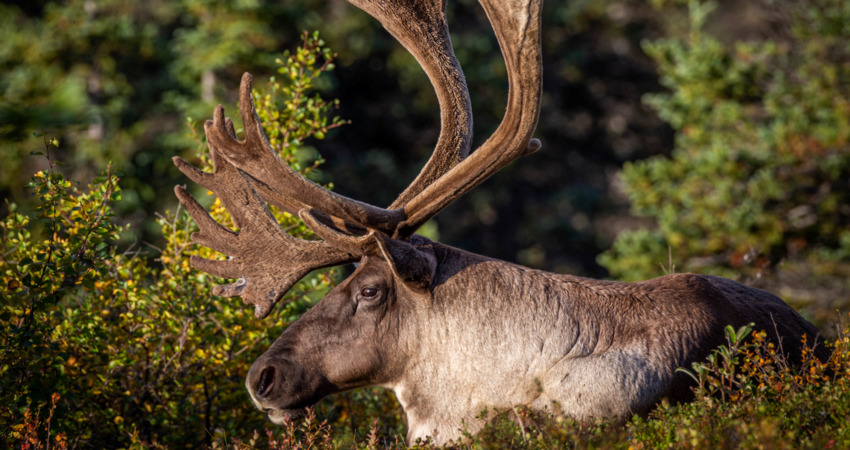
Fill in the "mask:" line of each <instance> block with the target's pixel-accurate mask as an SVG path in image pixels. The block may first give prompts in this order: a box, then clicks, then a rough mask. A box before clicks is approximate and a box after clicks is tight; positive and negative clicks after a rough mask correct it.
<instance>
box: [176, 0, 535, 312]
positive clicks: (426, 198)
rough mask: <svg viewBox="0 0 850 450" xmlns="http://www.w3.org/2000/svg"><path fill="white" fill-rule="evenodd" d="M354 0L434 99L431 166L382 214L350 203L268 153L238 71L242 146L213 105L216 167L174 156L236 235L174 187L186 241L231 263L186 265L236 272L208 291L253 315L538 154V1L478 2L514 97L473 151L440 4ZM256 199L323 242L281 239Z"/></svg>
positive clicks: (247, 82)
mask: <svg viewBox="0 0 850 450" xmlns="http://www.w3.org/2000/svg"><path fill="white" fill-rule="evenodd" d="M349 1H350V2H351V3H353V4H354V5H356V6H358V7H360V8H362V9H363V10H364V11H366V12H367V13H369V14H370V15H372V16H373V17H375V18H377V19H378V20H379V21H380V22H381V23H382V24H383V25H384V27H385V28H386V29H387V30H388V31H389V32H390V33H391V34H392V35H393V36H394V37H395V38H396V39H398V41H399V42H400V43H401V44H402V45H404V46H405V47H406V48H407V49H408V50H409V51H410V52H411V53H412V54H413V55H414V57H415V58H416V59H417V61H418V62H419V64H420V65H421V66H422V67H423V69H424V70H425V72H426V74H427V75H428V77H429V79H430V80H431V83H432V84H433V86H434V89H435V91H436V92H437V98H438V100H439V103H440V111H441V132H440V138H439V140H438V141H437V144H436V146H435V149H434V153H433V155H432V156H431V159H430V160H429V161H428V162H427V163H426V164H425V166H424V167H423V169H422V171H421V172H420V173H419V175H418V176H417V177H416V179H415V180H414V181H413V182H412V183H411V184H410V185H409V186H408V187H407V188H406V189H405V190H404V192H402V193H401V194H400V195H399V197H398V198H397V199H396V201H395V202H393V204H392V205H390V207H389V208H387V209H384V208H379V207H376V206H373V205H369V204H367V203H363V202H360V201H357V200H353V199H350V198H347V197H344V196H342V195H339V194H336V193H333V192H331V191H328V190H327V189H325V188H323V187H322V186H319V185H317V184H315V183H313V182H311V181H309V180H307V179H306V178H304V177H302V176H301V175H299V174H298V173H297V172H295V171H294V170H293V169H292V168H290V167H289V166H288V165H287V164H286V163H285V162H284V161H283V160H281V159H280V157H279V156H278V155H277V154H276V153H275V152H274V150H272V148H271V146H270V145H269V143H268V140H267V139H266V136H265V134H264V133H263V130H262V127H261V126H260V123H259V118H258V117H257V114H256V111H255V109H254V102H253V97H252V94H251V80H252V78H251V75H249V74H245V75H244V76H243V77H242V85H241V87H240V113H241V116H242V121H243V124H244V129H245V140H244V141H239V140H238V139H237V137H236V133H235V132H234V129H233V123H232V122H231V121H230V119H226V118H225V117H224V109H223V108H222V107H221V106H220V105H219V106H218V107H216V109H215V113H214V115H213V120H212V121H208V122H207V123H206V124H205V125H204V129H205V131H206V135H207V142H208V143H209V146H210V153H211V154H212V156H213V163H214V165H215V170H214V172H213V173H212V174H208V173H204V172H201V171H199V170H197V169H195V168H194V167H192V166H191V165H189V164H188V163H186V162H185V161H184V160H182V159H180V158H175V159H174V161H175V164H176V165H177V166H178V167H179V168H180V170H182V171H183V172H184V173H185V174H186V175H187V176H189V178H191V179H192V180H194V181H196V182H198V183H199V184H201V185H203V186H205V187H207V188H208V189H210V190H212V191H213V192H215V193H216V195H218V196H219V198H221V199H222V202H223V203H224V205H225V207H226V208H227V209H228V210H229V211H230V212H231V214H232V215H233V217H234V220H235V221H236V222H237V225H238V226H240V227H241V228H242V230H241V231H240V232H239V233H234V232H232V231H230V230H228V229H226V228H224V227H222V226H221V225H219V224H217V223H216V222H215V221H214V220H213V219H212V218H211V217H210V216H209V214H207V213H206V211H204V210H203V208H201V207H200V206H199V205H198V204H197V202H195V200H194V199H193V198H192V197H191V196H190V195H189V194H188V193H187V192H186V191H185V190H184V189H182V188H179V187H178V188H176V189H175V191H176V193H177V196H178V198H179V199H180V201H181V203H183V204H184V205H185V206H186V208H187V210H189V212H190V213H191V214H192V217H193V218H194V219H195V221H196V222H198V225H199V227H200V228H201V232H200V233H196V234H194V235H193V240H195V241H196V242H198V243H200V244H202V245H206V246H208V247H210V248H213V249H215V250H218V251H221V252H223V253H226V254H228V255H230V256H231V259H229V260H227V261H212V260H204V259H201V258H193V259H192V264H193V265H194V266H195V267H197V268H199V269H201V270H204V271H206V272H209V273H212V274H214V275H219V276H222V277H225V278H237V277H241V278H240V281H238V282H236V283H233V284H229V285H225V286H218V287H217V288H216V290H215V291H214V293H216V294H219V295H224V296H227V297H231V296H235V295H241V296H242V297H243V299H244V300H245V302H246V303H248V304H253V305H255V307H256V315H257V316H258V317H264V316H265V315H267V314H268V312H269V311H270V310H271V307H272V306H273V305H274V304H275V303H276V302H277V301H278V300H279V299H280V298H281V297H282V295H283V294H284V293H285V292H286V290H288V289H289V288H290V287H291V286H292V285H293V284H294V283H295V282H297V280H298V279H300V278H301V277H302V276H304V275H306V273H307V272H309V271H310V270H313V269H316V268H321V267H327V266H331V265H335V264H340V263H343V262H347V261H352V260H356V259H357V258H359V257H360V256H362V255H363V254H365V253H367V252H369V251H372V250H373V249H371V247H373V242H374V239H372V237H374V234H375V233H380V234H383V235H385V236H389V237H393V238H396V239H404V240H406V239H409V238H410V237H411V236H412V235H413V233H414V232H415V231H416V229H418V228H419V227H420V226H421V225H422V224H424V223H425V222H426V221H428V220H429V219H430V218H431V217H433V216H434V215H435V214H437V213H438V212H439V211H440V210H442V209H443V208H445V207H446V206H447V205H448V204H450V203H451V202H452V201H454V200H455V199H457V198H458V197H460V196H461V195H463V194H465V193H466V192H468V191H470V190H471V189H472V188H474V187H475V186H477V185H478V184H480V183H482V182H483V181H484V180H486V179H487V178H489V177H490V176H491V175H492V174H493V173H495V172H496V171H498V170H499V169H501V168H502V167H504V166H505V165H507V164H509V163H510V162H511V161H513V160H514V159H516V158H518V157H520V156H523V155H526V154H529V153H531V152H534V151H536V150H537V149H539V148H540V141H538V140H537V139H532V138H531V135H532V133H533V132H534V129H535V127H536V126H537V119H538V114H539V105H540V89H541V64H540V60H541V58H540V13H541V0H501V1H500V0H481V3H482V6H483V7H484V9H485V11H486V13H487V16H488V18H489V19H490V22H491V23H492V25H493V28H494V29H495V32H496V37H497V39H498V41H499V45H500V47H501V49H502V53H503V56H504V58H505V64H506V68H507V72H508V82H509V91H508V105H507V109H506V112H505V116H504V118H503V119H502V123H501V124H500V125H499V127H498V128H497V129H496V131H495V133H493V135H492V136H491V137H490V138H489V139H488V140H487V141H486V142H484V144H483V145H482V146H481V147H480V148H479V149H478V150H476V151H475V152H474V153H472V154H471V155H470V156H467V155H468V152H469V143H470V140H471V134H472V112H471V107H470V102H469V93H468V90H467V87H466V81H465V79H464V77H463V72H462V71H461V69H460V64H459V63H458V61H457V58H456V57H455V55H454V51H453V50H452V46H451V42H450V38H449V32H448V26H447V24H446V19H445V2H444V0H349ZM263 201H266V202H268V203H270V204H273V205H275V206H277V207H279V208H281V209H283V210H285V211H287V212H289V213H291V214H298V215H299V216H300V217H301V218H302V219H303V220H304V221H305V223H307V225H308V226H309V227H310V228H311V229H313V230H314V231H315V232H316V234H317V235H319V236H320V237H322V238H323V239H324V241H320V242H317V241H304V240H299V239H296V238H294V237H292V236H290V235H288V234H287V233H286V232H285V231H283V230H282V229H281V228H280V226H279V225H278V224H277V223H274V219H273V217H272V216H271V214H270V213H269V212H268V210H267V209H266V207H265V205H264V204H263ZM341 230H342V231H341ZM343 231H344V232H343ZM345 232H347V233H353V234H356V235H359V236H351V235H348V234H346V233H345ZM367 233H368V235H367ZM364 235H366V236H364Z"/></svg>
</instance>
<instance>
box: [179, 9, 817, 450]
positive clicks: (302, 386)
mask: <svg viewBox="0 0 850 450" xmlns="http://www.w3.org/2000/svg"><path fill="white" fill-rule="evenodd" d="M349 1H350V2H351V3H353V4H355V5H356V6H358V7H360V8H362V9H363V10H365V11H366V12H368V13H369V14H371V15H372V16H374V17H375V18H377V19H378V20H379V21H381V23H382V24H383V25H384V27H385V28H386V29H387V30H388V31H389V32H390V33H391V34H392V35H393V36H394V37H395V38H396V39H398V40H399V42H401V43H402V44H403V45H404V46H405V47H406V48H407V49H408V50H410V52H411V53H412V54H413V56H414V57H415V58H416V59H417V61H418V62H419V63H420V65H422V67H423V69H424V70H425V72H426V74H427V75H428V77H429V79H430V80H431V83H432V84H433V85H434V88H435V90H436V93H437V98H438V100H439V102H440V108H441V127H442V131H441V133H440V138H439V140H438V142H437V144H436V146H435V149H434V154H433V156H432V157H431V159H430V160H429V161H428V162H427V163H426V164H425V166H424V167H423V169H422V171H421V172H420V174H419V176H417V177H416V179H415V180H414V181H413V182H412V183H411V184H410V186H408V188H407V189H405V190H404V192H402V193H401V194H400V195H399V197H398V199H397V200H396V201H395V202H393V204H391V205H390V206H389V207H388V208H379V207H376V206H373V205H369V204H366V203H363V202H359V201H357V200H353V199H349V198H346V197H343V196H341V195H338V194H335V193H333V192H330V191H328V190H326V189H324V188H323V187H321V186H318V185H316V184H314V183H312V182H310V181H308V180H306V179H305V178H303V177H301V176H300V175H299V174H298V173H297V172H295V171H294V170H292V169H291V168H290V167H289V166H287V165H286V163H285V162H283V160H281V159H280V158H279V157H278V155H277V154H275V152H274V151H273V150H272V149H271V147H270V146H269V144H268V140H267V139H266V137H265V134H264V132H263V130H262V128H261V126H260V123H259V119H258V118H257V115H256V112H255V110H254V105H253V99H252V95H251V76H250V75H248V74H246V75H245V76H243V79H242V86H241V90H240V111H241V116H242V121H243V124H244V130H245V131H244V138H243V139H240V138H238V137H237V134H236V131H235V127H234V126H233V123H232V121H231V120H230V119H228V118H225V116H224V110H223V109H222V108H221V107H220V106H219V107H217V108H216V110H215V113H214V116H213V120H211V121H208V122H207V123H206V124H205V131H206V136H207V143H208V145H209V149H210V155H211V158H212V160H213V164H214V166H215V167H214V171H213V173H206V172H202V171H199V170H197V169H196V168H194V167H193V166H191V165H190V164H189V163H187V162H186V161H184V160H183V159H181V158H179V157H175V158H174V162H175V164H176V165H177V166H178V167H179V168H180V170H181V171H183V173H185V174H186V175H187V176H188V177H189V178H191V179H192V180H194V181H195V182H197V183H199V184H201V185H203V186H205V187H206V188H208V189H209V190H211V191H213V192H214V193H215V194H216V195H217V196H218V197H219V198H220V199H221V201H222V203H223V204H224V206H225V207H226V208H227V209H228V211H229V212H230V213H231V216H232V218H233V220H234V222H235V223H236V225H237V226H238V228H239V229H240V231H239V232H238V233H236V232H234V231H232V230H230V229H228V228H225V227H223V226H222V225H220V224H218V223H216V222H215V220H213V219H212V218H211V217H210V216H209V214H208V213H207V212H206V211H205V210H204V208H203V207H201V206H200V205H199V204H198V203H197V202H196V201H195V200H194V199H193V198H192V196H191V195H189V194H188V193H187V191H186V190H185V189H184V188H182V187H179V186H178V187H176V188H175V192H176V194H177V196H178V198H179V199H180V201H181V203H182V204H183V205H184V206H185V207H186V209H187V210H188V211H189V213H190V214H191V215H192V217H193V218H194V220H195V222H196V223H197V224H198V227H199V229H200V231H199V232H198V233H194V234H193V235H192V239H193V240H194V241H195V242H197V243H199V244H202V245H205V246H207V247H210V248H212V249H214V250H217V251H219V252H221V253H224V254H226V255H228V256H229V258H228V259H227V260H224V261H221V260H207V259H202V258H197V257H193V258H192V264H193V265H194V266H195V267H196V268H199V269H201V270H204V271H206V272H208V273H211V274H213V275H216V276H220V277H223V278H230V279H237V281H236V282H233V283H230V284H226V285H220V286H216V288H215V289H214V291H213V292H214V294H216V295H221V296H224V297H234V296H241V297H242V299H243V301H244V302H245V303H247V304H249V305H253V306H254V307H255V315H256V316H257V317H265V316H267V315H268V314H269V313H270V311H271V309H272V307H273V306H274V305H275V304H276V303H277V302H278V301H279V300H280V299H281V298H282V297H283V295H284V294H285V293H286V291H287V290H288V289H289V288H290V287H292V285H293V284H295V283H296V282H297V281H298V280H299V279H300V278H302V277H303V276H305V275H306V274H307V273H309V272H310V271H312V270H315V269H317V268H322V267H329V266H334V265H339V264H345V263H351V262H356V261H359V262H360V264H359V266H358V267H357V269H356V270H355V272H354V273H353V274H352V275H351V276H350V277H348V278H347V279H346V280H345V281H343V282H342V283H341V284H340V285H338V286H337V287H336V288H334V289H333V290H332V291H331V292H330V293H329V294H328V295H327V296H326V297H325V298H324V299H322V300H321V301H320V302H319V303H318V304H317V305H315V306H314V307H313V308H312V309H311V310H309V311H308V312H307V313H305V314H304V315H303V316H302V317H301V318H300V319H299V320H297V321H296V322H295V323H293V324H292V325H290V326H289V327H288V328H287V329H286V330H285V331H284V332H283V334H282V335H281V336H280V338H278V339H277V340H276V341H275V342H274V344H273V345H272V346H271V348H270V349H269V350H268V351H267V352H265V353H264V354H263V355H262V356H261V357H260V358H258V359H257V361H256V362H255V363H254V364H253V366H252V367H251V369H250V371H249V373H248V376H247V381H246V385H247V388H248V391H249V392H250V394H251V398H252V399H253V401H254V403H255V404H256V406H257V407H258V408H259V409H261V410H263V411H265V412H267V413H268V415H269V417H270V418H271V419H272V420H273V421H275V422H280V421H281V420H282V419H283V417H285V416H287V415H292V414H297V413H298V412H299V411H301V410H303V408H304V407H307V406H310V405H312V404H313V403H315V402H316V401H318V400H319V399H321V398H322V397H324V396H327V395H330V394H333V393H336V392H340V391H344V390H347V389H353V388H357V387H363V386H370V385H379V386H385V387H388V388H391V389H393V390H394V391H395V393H396V395H397V396H398V399H399V401H400V402H401V404H402V405H403V406H404V409H405V412H406V414H407V419H408V426H409V433H408V438H409V439H415V438H420V437H426V436H430V437H432V438H434V440H435V442H436V443H445V442H448V441H449V440H452V439H454V438H457V437H458V436H459V435H460V432H461V431H460V430H461V429H463V428H465V429H467V430H469V431H475V430H477V429H478V428H479V427H480V426H481V425H482V419H479V418H478V417H479V414H480V413H481V412H482V410H485V409H487V410H491V411H492V410H494V409H495V410H498V409H502V408H510V407H513V406H517V405H527V406H529V407H531V408H534V409H540V410H547V409H548V410H553V409H557V410H559V412H561V413H563V414H566V415H569V416H572V417H575V418H578V419H584V418H589V417H607V418H613V419H620V420H622V419H625V418H627V417H629V416H631V415H632V414H635V413H642V412H645V411H647V410H648V409H650V408H651V407H652V406H653V405H654V404H656V403H657V402H658V401H659V400H660V399H662V398H665V397H666V398H670V399H671V400H681V399H686V398H687V397H688V394H689V389H688V387H689V386H688V383H687V379H686V378H685V376H684V375H682V374H677V373H676V369H677V368H678V367H683V366H689V365H690V363H692V362H696V361H700V360H702V359H704V358H705V357H706V356H707V355H708V354H709V353H710V351H711V350H712V349H713V348H715V347H716V346H717V345H719V344H721V343H723V341H724V328H725V326H726V325H733V326H735V327H739V326H742V325H745V324H748V323H754V324H755V327H756V328H757V329H763V330H766V331H767V332H768V338H769V339H771V340H772V341H774V342H776V343H777V344H780V345H781V347H782V349H783V350H784V351H785V352H786V353H788V355H789V357H790V358H791V360H792V361H794V360H798V359H799V358H800V354H801V347H802V345H804V344H803V343H802V341H801V339H802V336H803V335H806V336H807V338H808V341H807V342H806V343H805V345H811V346H815V347H816V353H817V354H818V356H820V357H822V358H825V357H826V355H825V349H824V348H823V347H822V346H821V347H817V346H816V344H817V342H818V330H817V329H816V328H815V327H814V326H813V325H811V324H810V323H808V322H807V321H806V320H804V319H803V318H802V317H801V316H800V315H799V314H797V312H796V311H794V310H793V309H792V308H791V307H790V306H788V305H787V304H785V303H784V302H782V300H780V299H779V298H777V297H775V296H773V295H772V294H770V293H767V292H764V291H761V290H757V289H753V288H749V287H746V286H744V285H741V284H738V283H736V282H733V281H730V280H727V279H723V278H718V277H711V276H704V275H693V274H678V275H669V276H665V277H661V278H657V279H654V280H650V281H645V282H639V283H619V282H611V281H599V280H592V279H586V278H580V277H574V276H569V275H556V274H552V273H547V272H543V271H538V270H532V269H528V268H525V267H521V266H517V265H514V264H510V263H507V262H503V261H498V260H494V259H490V258H487V257H484V256H479V255H474V254H470V253H466V252H464V251H462V250H458V249H455V248H452V247H449V246H446V245H442V244H439V243H436V242H432V241H429V240H427V239H425V238H423V237H420V236H417V235H415V234H414V233H415V231H416V229H417V228H419V227H420V226H421V225H422V224H424V223H425V222H426V221H428V220H429V219H430V218H431V217H433V216H434V215H436V214H437V213H438V212H439V211H440V210H442V209H443V208H445V207H446V206H447V205H448V204H450V203H451V202H452V201H454V200H455V199H456V198H458V197H460V196H461V195H463V194H465V193H466V192H469V191H470V190H471V189H473V188H474V187H475V186H477V185H478V184H480V183H481V182H483V181H484V180H485V179H487V178H488V177H489V176H490V175H492V174H493V173H495V172H496V171H498V170H499V169H500V168H502V167H504V166H505V165H507V164H509V163H510V162H512V161H513V160H515V159H517V158H519V157H520V156H523V155H527V154H530V153H533V152H534V151H536V150H537V149H539V148H540V142H539V141H538V140H537V139H533V138H532V134H533V132H534V129H535V127H536V125H537V118H538V114H539V105H540V95H541V67H540V59H541V58H540V14H541V7H542V6H541V2H540V0H480V2H481V4H482V6H483V7H484V9H485V11H486V13H487V16H488V18H489V19H490V22H491V23H492V24H493V28H494V31H495V33H496V37H497V39H498V40H499V44H500V47H501V49H502V54H503V56H504V57H505V63H506V67H507V72H508V81H509V92H508V104H507V108H506V112H505V117H504V119H503V121H502V123H501V125H500V126H499V127H498V129H497V130H496V131H495V132H494V133H493V135H492V136H490V137H489V139H487V140H486V141H485V142H484V143H483V144H482V145H481V146H480V147H479V148H478V149H476V150H475V151H474V152H470V151H469V145H470V137H471V129H472V115H471V108H470V102H469V94H468V90H467V87H466V82H465V81H464V77H463V73H462V72H461V70H460V65H459V64H458V62H457V59H456V58H455V56H454V52H453V50H452V47H451V42H450V39H449V34H448V27H447V24H446V21H445V13H444V9H445V5H444V2H443V1H442V0H349ZM267 203H268V204H272V205H274V206H276V207H278V208H281V209H283V210H284V211H287V212H289V213H291V214H297V215H298V216H299V217H300V218H301V219H302V220H303V221H304V223H305V224H306V225H307V226H308V227H309V228H310V229H311V230H313V232H314V233H315V234H316V236H318V237H319V238H320V239H321V240H301V239H297V238H295V237H293V236H291V235H289V234H288V233H287V232H286V231H285V230H283V229H282V228H281V227H280V225H279V224H278V223H277V222H276V221H275V220H274V218H273V216H272V215H271V214H269V211H268V209H267V207H266V204H267Z"/></svg>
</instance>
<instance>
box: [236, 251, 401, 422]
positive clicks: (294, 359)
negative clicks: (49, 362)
mask: <svg viewBox="0 0 850 450" xmlns="http://www.w3.org/2000/svg"><path fill="white" fill-rule="evenodd" d="M397 292H398V290H397V289H396V283H395V279H394V276H393V271H392V269H391V268H390V266H389V264H387V262H386V261H385V260H383V259H382V258H380V257H365V258H363V260H362V261H361V264H360V266H359V267H358V268H357V270H356V271H355V272H354V273H353V274H352V275H351V276H350V277H348V278H347V279H346V280H345V281H344V282H342V283H341V284H340V285H339V286H337V287H336V288H334V289H333V290H332V291H331V292H330V293H329V294H328V295H327V296H326V297H325V298H323V299H322V300H321V301H320V302H319V303H318V304H317V305H316V306H314V307H313V308H312V309H311V310H310V311H308V312H307V313H305V314H304V315H303V316H302V317H301V318H300V319H298V320H297V321H296V322H294V323H293V324H292V325H290V326H289V327H288V328H287V329H286V330H285V331H284V332H283V334H282V335H281V336H280V337H279V338H278V339H277V340H276V341H275V342H274V344H272V346H271V348H270V349H269V350H268V351H266V352H265V353H264V354H263V355H262V356H260V357H259V358H258V359H257V360H256V361H255V362H254V364H253V365H252V366H251V369H250V370H249V371H248V377H247V380H246V385H247V388H248V392H249V393H250V394H251V398H252V399H253V400H254V403H255V404H256V406H257V408H259V409H261V410H263V411H266V412H267V413H268V414H269V418H271V420H272V421H273V422H275V423H281V422H282V420H283V417H284V416H285V415H294V414H297V413H300V411H301V410H303V408H305V407H307V406H310V405H312V404H313V403H315V402H317V401H318V400H320V399H321V398H323V397H325V396H327V395H330V394H333V393H336V392H340V391H343V390H347V389H352V388H356V387H362V386H368V385H375V384H382V383H388V382H391V381H392V379H393V377H397V376H399V374H400V373H401V371H402V370H403V367H402V364H401V363H400V361H404V360H405V359H406V358H404V356H403V355H402V352H401V349H400V348H399V339H400V336H399V330H400V325H401V323H400V321H399V318H400V317H401V316H402V315H403V314H402V313H401V311H402V310H403V309H404V308H405V305H404V304H403V303H404V302H405V299H400V298H398V295H397Z"/></svg>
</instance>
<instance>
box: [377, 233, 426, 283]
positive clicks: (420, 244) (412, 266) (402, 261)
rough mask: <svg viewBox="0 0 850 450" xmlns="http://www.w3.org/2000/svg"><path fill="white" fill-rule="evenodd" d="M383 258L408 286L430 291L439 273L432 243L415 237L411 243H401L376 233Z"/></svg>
mask: <svg viewBox="0 0 850 450" xmlns="http://www.w3.org/2000/svg"><path fill="white" fill-rule="evenodd" d="M375 240H376V241H377V243H378V248H379V249H380V253H381V257H383V258H384V259H385V260H386V261H387V262H388V263H389V264H390V268H391V269H392V271H393V274H394V275H395V276H396V277H397V278H398V279H399V280H401V281H402V282H403V283H404V284H405V285H406V286H408V287H411V288H414V289H417V290H429V289H430V288H431V283H432V282H433V281H434V277H435V275H436V273H437V257H436V256H435V255H434V249H433V247H432V246H431V245H429V244H431V241H429V240H427V239H425V238H423V237H420V236H413V237H412V238H411V239H410V242H405V241H400V240H398V239H393V238H391V237H388V236H385V235H383V234H380V233H375Z"/></svg>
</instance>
